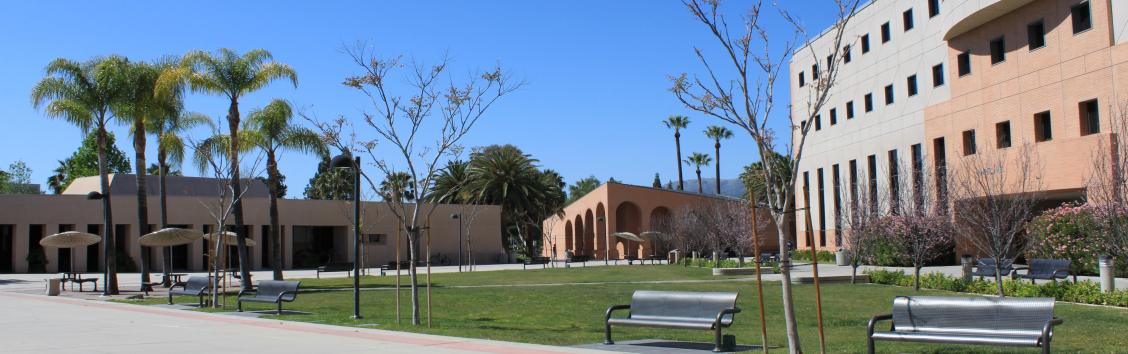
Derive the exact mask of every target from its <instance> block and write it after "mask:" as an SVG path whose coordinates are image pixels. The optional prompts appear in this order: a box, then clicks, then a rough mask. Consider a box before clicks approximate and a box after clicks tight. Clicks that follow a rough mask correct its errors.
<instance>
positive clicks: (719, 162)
mask: <svg viewBox="0 0 1128 354" xmlns="http://www.w3.org/2000/svg"><path fill="white" fill-rule="evenodd" d="M713 149H714V150H716V153H717V165H716V166H715V167H716V168H717V194H718V195H720V194H721V143H720V142H717V143H716V144H714V145H713Z"/></svg>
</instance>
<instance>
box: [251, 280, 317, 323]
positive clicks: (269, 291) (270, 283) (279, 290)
mask: <svg viewBox="0 0 1128 354" xmlns="http://www.w3.org/2000/svg"><path fill="white" fill-rule="evenodd" d="M300 285H301V282H299V281H284V280H260V281H259V283H258V285H257V286H255V288H254V289H253V290H239V300H238V302H237V304H236V307H235V310H236V311H239V312H243V302H244V301H246V302H264V303H272V304H278V311H277V312H275V313H277V314H279V315H281V314H282V302H283V301H285V302H293V301H294V299H295V298H297V296H298V286H300Z"/></svg>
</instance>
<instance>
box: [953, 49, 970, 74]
mask: <svg viewBox="0 0 1128 354" xmlns="http://www.w3.org/2000/svg"><path fill="white" fill-rule="evenodd" d="M956 65H957V66H958V67H959V70H960V76H965V75H971V53H970V52H963V53H960V55H959V56H958V57H956Z"/></svg>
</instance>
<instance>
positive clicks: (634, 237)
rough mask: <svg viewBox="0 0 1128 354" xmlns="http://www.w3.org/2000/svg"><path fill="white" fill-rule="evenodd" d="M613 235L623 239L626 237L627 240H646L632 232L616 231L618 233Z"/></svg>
mask: <svg viewBox="0 0 1128 354" xmlns="http://www.w3.org/2000/svg"><path fill="white" fill-rule="evenodd" d="M611 236H615V237H618V238H621V239H624V240H627V241H635V242H643V241H645V240H643V239H641V238H639V237H638V236H637V235H635V234H632V233H630V232H616V233H614V234H612V235H611Z"/></svg>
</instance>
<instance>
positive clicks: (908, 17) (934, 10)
mask: <svg viewBox="0 0 1128 354" xmlns="http://www.w3.org/2000/svg"><path fill="white" fill-rule="evenodd" d="M939 15H940V0H928V17H929V18H933V17H936V16H939ZM901 26H902V28H904V31H905V32H908V31H910V30H912V29H913V28H915V24H914V22H913V9H912V8H911V7H910V8H909V9H908V10H905V12H903V13H901ZM891 28H892V27H891V25H890V23H889V22H885V23H883V24H881V32H880V33H881V43H882V44H885V43H889V41H891V40H893V31H892V29H891ZM860 44H861V46H862V54H866V53H869V52H870V35H869V33H866V34H863V35H862V37H861V39H860ZM851 49H852V48H851V46H850V45H846V46H844V47H842V61H843V62H844V63H849V62H850V61H852V60H853V56H852V55H851V53H850V52H851ZM833 64H834V56H827V57H826V65H827V66H830V65H833ZM811 78H812V79H813V80H818V79H819V64H818V63H817V62H816V63H815V64H812V65H811ZM806 85H807V78H806V75H805V74H804V72H803V71H799V87H804V86H806Z"/></svg>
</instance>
